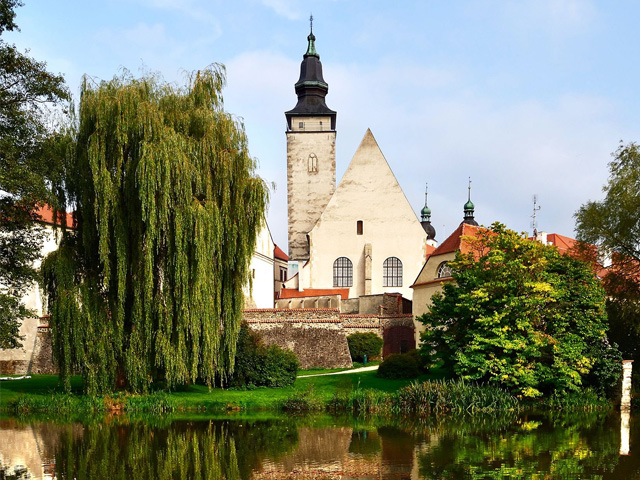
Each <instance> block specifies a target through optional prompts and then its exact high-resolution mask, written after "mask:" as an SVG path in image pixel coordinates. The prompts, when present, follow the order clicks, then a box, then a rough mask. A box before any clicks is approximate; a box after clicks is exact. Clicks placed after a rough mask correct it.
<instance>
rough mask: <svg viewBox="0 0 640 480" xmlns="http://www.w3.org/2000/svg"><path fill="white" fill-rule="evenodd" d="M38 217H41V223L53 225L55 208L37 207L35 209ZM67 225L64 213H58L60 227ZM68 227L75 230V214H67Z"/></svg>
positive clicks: (48, 206)
mask: <svg viewBox="0 0 640 480" xmlns="http://www.w3.org/2000/svg"><path fill="white" fill-rule="evenodd" d="M35 213H36V215H38V217H40V221H41V222H43V223H46V224H48V225H53V208H52V207H51V205H43V206H37V207H36V209H35ZM63 223H65V219H64V218H63V214H62V212H58V225H62V224H63ZM66 226H67V228H74V225H73V213H67V214H66Z"/></svg>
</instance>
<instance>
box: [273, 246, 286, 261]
mask: <svg viewBox="0 0 640 480" xmlns="http://www.w3.org/2000/svg"><path fill="white" fill-rule="evenodd" d="M273 256H274V257H276V258H279V259H280V260H284V261H285V262H288V261H289V255H287V254H286V253H284V252H283V251H282V249H281V248H280V247H279V246H278V245H276V248H274V249H273Z"/></svg>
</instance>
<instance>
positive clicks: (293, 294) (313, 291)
mask: <svg viewBox="0 0 640 480" xmlns="http://www.w3.org/2000/svg"><path fill="white" fill-rule="evenodd" d="M325 295H340V297H341V298H342V300H346V299H347V298H349V289H348V288H307V289H305V290H302V291H299V290H296V289H295V288H283V289H282V290H280V298H281V299H282V298H305V297H321V296H325Z"/></svg>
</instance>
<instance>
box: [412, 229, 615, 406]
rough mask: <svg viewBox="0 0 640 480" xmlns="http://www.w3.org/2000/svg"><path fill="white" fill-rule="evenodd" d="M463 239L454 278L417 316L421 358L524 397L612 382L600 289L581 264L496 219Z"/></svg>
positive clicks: (610, 350)
mask: <svg viewBox="0 0 640 480" xmlns="http://www.w3.org/2000/svg"><path fill="white" fill-rule="evenodd" d="M464 241H466V242H468V243H469V245H470V247H471V252H470V253H468V254H460V253H459V254H458V255H457V256H456V259H455V261H453V262H451V263H450V265H451V268H452V272H453V278H454V280H455V281H454V282H451V283H447V284H445V285H444V290H443V293H441V294H436V295H434V297H433V298H432V300H433V306H432V307H431V309H430V311H429V312H428V313H426V314H425V315H424V316H423V317H421V320H422V322H423V323H424V324H425V325H426V327H427V329H426V331H425V332H424V334H423V335H422V341H423V342H424V343H423V345H422V347H421V353H422V354H423V355H425V356H427V357H428V358H429V359H430V361H431V362H441V363H442V364H443V366H444V367H445V368H446V369H450V370H451V371H452V372H453V373H455V374H456V375H458V376H460V377H462V378H464V379H473V380H480V381H490V382H495V383H498V384H501V385H503V386H505V387H507V388H509V389H511V390H512V391H514V392H515V393H517V394H518V395H521V396H523V397H537V396H540V395H542V394H543V393H550V392H558V393H563V392H569V391H577V390H579V389H580V388H581V387H584V386H594V387H596V388H598V389H600V391H603V390H604V389H606V388H609V387H611V386H612V385H613V384H615V383H616V382H617V380H618V377H619V372H620V364H619V354H618V352H617V349H616V348H614V347H611V346H610V345H609V343H608V341H607V336H606V332H607V317H606V314H605V310H604V305H605V295H604V291H603V289H602V287H601V286H600V284H599V281H598V280H597V278H596V277H595V275H594V274H593V271H592V270H591V268H590V266H589V265H588V264H586V263H584V262H582V261H580V260H577V259H575V258H573V257H571V256H568V255H561V254H560V253H559V252H558V251H557V249H556V248H555V247H552V246H546V245H543V244H541V243H539V242H534V241H530V240H528V239H526V238H523V237H522V236H521V235H519V234H517V233H516V232H514V231H512V230H508V229H506V228H505V227H504V226H503V225H501V224H494V225H493V226H492V227H491V229H487V230H480V231H479V232H478V234H477V236H474V237H464Z"/></svg>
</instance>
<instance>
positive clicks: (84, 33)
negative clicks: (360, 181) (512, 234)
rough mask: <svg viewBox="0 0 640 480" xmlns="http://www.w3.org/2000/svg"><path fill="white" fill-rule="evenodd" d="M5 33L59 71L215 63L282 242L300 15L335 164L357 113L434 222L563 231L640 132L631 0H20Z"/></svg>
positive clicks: (445, 227) (355, 140)
mask: <svg viewBox="0 0 640 480" xmlns="http://www.w3.org/2000/svg"><path fill="white" fill-rule="evenodd" d="M24 2H25V6H24V7H21V8H19V9H18V10H17V23H18V25H19V26H20V28H21V31H20V32H17V33H15V32H14V33H8V34H6V35H4V38H5V39H6V40H8V41H10V42H13V43H15V44H16V45H17V46H18V47H20V48H23V49H24V48H29V49H30V50H31V55H32V56H33V57H35V58H36V59H38V60H45V61H46V62H47V64H48V68H49V69H50V70H51V71H54V72H56V73H57V72H61V73H63V74H64V75H65V78H66V80H67V82H68V84H69V86H70V88H71V90H72V92H73V93H74V94H76V96H77V93H78V90H79V85H80V83H81V78H82V75H84V74H86V75H89V76H91V77H93V78H95V79H109V78H111V77H112V76H114V75H115V74H117V73H118V72H120V71H121V69H122V68H123V67H124V68H127V69H128V70H130V71H131V72H132V73H134V74H136V75H137V74H139V72H140V71H141V69H146V70H149V71H154V72H159V73H161V74H162V75H163V76H164V78H165V79H166V80H168V81H179V82H182V81H183V80H184V76H185V72H189V71H192V70H197V69H199V68H204V67H206V66H207V65H208V64H210V63H213V62H219V63H223V64H225V65H226V67H227V80H228V86H227V88H226V89H225V91H224V98H225V105H226V109H227V110H228V111H230V112H231V113H234V114H235V115H237V116H239V117H242V118H243V119H244V123H245V128H246V131H247V134H248V137H249V145H250V151H251V154H252V155H253V156H254V157H256V158H257V159H258V162H259V170H258V173H259V174H260V175H261V176H262V177H263V178H264V179H265V180H266V181H268V182H270V183H271V182H273V183H275V185H276V189H275V191H274V192H272V195H271V206H270V209H269V225H270V228H271V232H272V235H273V237H274V240H275V241H276V243H278V244H279V245H281V246H283V247H285V246H286V242H287V225H286V202H287V195H286V193H287V192H286V143H285V134H284V131H285V117H284V111H286V110H289V109H291V108H292V107H293V106H294V105H295V103H296V96H295V92H294V87H293V85H294V83H295V82H296V81H297V79H298V75H299V65H300V61H301V60H302V55H303V53H304V52H305V50H306V36H307V35H308V31H309V22H308V17H309V14H310V13H311V12H313V16H314V19H315V20H314V33H315V35H316V37H317V40H316V47H317V50H318V53H319V54H320V57H321V60H322V63H323V69H324V77H325V80H326V81H327V82H328V83H329V95H328V96H327V104H328V105H329V107H330V108H332V109H333V110H336V111H337V112H338V123H337V129H338V136H337V174H338V179H340V178H341V176H342V174H343V173H344V171H345V169H346V167H347V165H348V163H349V161H350V160H351V157H352V156H353V154H354V153H355V151H356V148H357V147H358V145H359V143H360V141H361V140H362V137H363V136H364V133H365V132H366V129H367V128H371V130H372V132H373V134H374V136H375V137H376V139H377V141H378V144H379V145H380V147H381V149H382V151H383V153H384V154H385V157H386V159H387V161H388V162H389V164H390V166H391V168H392V169H393V171H394V173H395V175H396V177H397V179H398V181H399V182H400V185H401V186H402V188H403V190H404V192H405V194H406V196H407V198H408V200H409V201H410V203H411V204H412V206H413V207H414V210H415V211H416V212H419V211H420V209H421V208H422V205H423V203H424V184H425V182H428V183H429V206H430V207H431V209H432V211H433V216H432V222H433V225H434V226H435V227H436V230H437V232H438V233H437V237H436V238H437V239H438V240H439V241H443V240H444V239H445V238H446V236H447V235H448V234H450V233H451V232H452V231H453V230H454V229H455V228H456V227H457V225H458V224H459V223H460V221H461V220H462V206H463V204H464V203H465V202H466V196H467V178H468V177H469V176H470V177H471V178H472V180H473V185H472V192H471V197H472V200H473V202H474V203H475V205H476V219H477V220H478V221H479V222H480V223H482V224H485V225H488V224H491V223H492V222H494V221H501V222H503V223H505V224H506V225H507V226H509V227H510V228H513V229H515V230H518V231H522V230H526V231H530V230H531V213H532V207H533V205H532V195H533V194H537V195H538V201H539V204H540V205H541V207H542V209H541V210H540V211H539V213H538V227H539V229H540V230H545V231H548V232H555V233H561V234H565V235H569V236H571V235H573V228H574V220H573V213H574V212H575V211H576V210H577V209H578V207H579V206H580V205H581V204H582V203H584V202H586V201H587V200H590V199H592V200H595V199H599V198H601V197H602V190H601V188H602V185H603V184H604V183H605V181H606V179H607V175H608V171H607V163H608V162H609V161H610V158H611V157H610V153H611V152H613V151H614V150H615V149H616V148H617V146H618V144H619V142H620V140H622V141H624V142H625V143H626V142H630V141H635V140H640V138H639V137H640V135H638V132H639V131H640V130H639V129H640V108H639V107H640V105H639V104H638V90H639V88H640V87H639V86H640V78H639V77H640V71H639V68H640V67H639V66H638V61H637V57H638V47H639V46H640V38H639V37H640V29H638V28H637V19H638V18H640V2H635V1H622V0H620V1H615V2H610V1H595V0H594V1H589V0H518V1H515V0H514V1H507V0H504V1H491V0H477V1H472V0H468V1H465V0H460V1H453V2H445V1H441V0H439V1H436V0H431V1H427V0H422V1H405V0H403V1H399V2H389V1H383V0H380V1H378V0H368V1H365V0H353V1H350V0H318V1H315V2H309V1H306V2H305V1H296V0H262V1H260V0H246V1H243V0H238V1H233V2H231V1H220V0H208V1H205V0H184V1H177V0H128V1H123V0H102V1H100V2H88V1H86V0H85V1H75V0H57V1H51V0H39V1H36V0H24Z"/></svg>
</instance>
